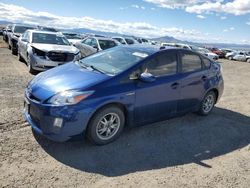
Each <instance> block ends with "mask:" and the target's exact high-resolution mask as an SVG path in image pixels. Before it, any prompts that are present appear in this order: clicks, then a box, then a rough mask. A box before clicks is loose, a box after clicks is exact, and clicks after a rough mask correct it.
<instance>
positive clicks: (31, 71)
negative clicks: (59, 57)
mask: <svg viewBox="0 0 250 188" xmlns="http://www.w3.org/2000/svg"><path fill="white" fill-rule="evenodd" d="M27 67H28V70H29V73H31V74H36V73H37V71H36V70H35V69H33V67H32V63H31V62H30V56H29V55H27Z"/></svg>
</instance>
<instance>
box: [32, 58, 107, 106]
mask: <svg viewBox="0 0 250 188" xmlns="http://www.w3.org/2000/svg"><path fill="white" fill-rule="evenodd" d="M108 78H110V76H107V75H105V74H101V73H99V72H95V71H92V70H87V69H86V68H83V67H81V66H80V65H79V64H78V62H72V63H67V64H65V65H61V66H59V67H56V68H53V69H51V70H48V71H46V72H43V73H40V74H38V75H37V76H36V77H35V78H34V79H33V80H32V81H31V82H30V83H29V85H28V87H27V90H28V91H29V92H30V93H32V95H33V96H35V98H37V99H39V100H41V101H44V100H47V99H48V98H50V97H52V96H53V95H55V94H56V93H59V92H63V91H66V90H81V91H83V90H85V89H88V88H89V87H90V86H93V85H95V84H97V83H100V82H101V81H103V80H106V79H108Z"/></svg>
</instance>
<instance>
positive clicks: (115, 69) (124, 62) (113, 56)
mask: <svg viewBox="0 0 250 188" xmlns="http://www.w3.org/2000/svg"><path fill="white" fill-rule="evenodd" d="M148 55H149V54H148V53H147V52H145V51H142V50H137V49H131V48H124V47H120V46H119V47H115V48H111V49H108V50H105V51H102V52H99V53H97V54H94V55H91V56H89V57H86V58H84V59H82V60H81V61H80V63H82V64H86V65H89V66H94V67H95V68H97V69H99V70H101V71H102V72H104V73H106V74H109V75H117V74H119V73H120V72H123V71H125V70H126V69H128V68H130V67H132V66H133V65H135V64H136V63H137V62H139V61H141V60H142V59H144V58H146V57H147V56H148Z"/></svg>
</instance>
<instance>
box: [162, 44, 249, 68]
mask: <svg viewBox="0 0 250 188" xmlns="http://www.w3.org/2000/svg"><path fill="white" fill-rule="evenodd" d="M161 46H172V47H178V48H184V49H189V50H192V51H195V52H199V53H201V54H203V55H205V56H207V57H208V58H209V59H211V60H215V61H216V60H218V59H219V58H226V59H229V60H236V61H244V62H248V63H250V52H244V51H235V50H231V49H218V48H209V47H198V46H195V45H189V44H181V43H166V42H163V43H161Z"/></svg>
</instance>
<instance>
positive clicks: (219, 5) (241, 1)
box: [144, 0, 250, 15]
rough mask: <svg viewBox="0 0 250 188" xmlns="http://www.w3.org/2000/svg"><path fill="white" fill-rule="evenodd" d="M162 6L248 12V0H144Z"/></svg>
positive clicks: (188, 9)
mask: <svg viewBox="0 0 250 188" xmlns="http://www.w3.org/2000/svg"><path fill="white" fill-rule="evenodd" d="M144 1H145V2H148V3H153V4H155V5H157V6H159V7H162V8H168V9H185V10H186V12H189V13H196V14H202V13H211V12H212V13H213V12H215V13H218V12H219V13H220V12H222V13H228V14H234V15H243V14H248V13H250V0H232V1H225V0H176V1H175V0H144Z"/></svg>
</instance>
